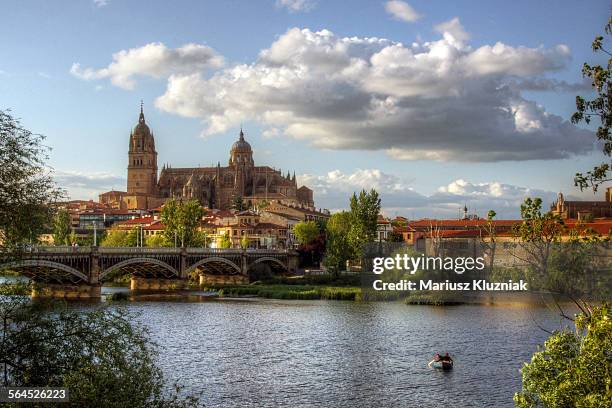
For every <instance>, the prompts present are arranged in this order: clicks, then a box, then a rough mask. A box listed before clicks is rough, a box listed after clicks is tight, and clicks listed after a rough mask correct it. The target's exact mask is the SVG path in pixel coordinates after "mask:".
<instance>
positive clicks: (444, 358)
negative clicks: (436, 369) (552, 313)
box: [440, 353, 453, 364]
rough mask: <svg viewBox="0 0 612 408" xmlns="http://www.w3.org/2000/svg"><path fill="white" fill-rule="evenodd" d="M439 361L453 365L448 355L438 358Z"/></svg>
mask: <svg viewBox="0 0 612 408" xmlns="http://www.w3.org/2000/svg"><path fill="white" fill-rule="evenodd" d="M440 361H442V362H443V363H445V362H446V363H451V364H453V359H452V358H451V356H449V355H448V353H446V354H444V355H443V356H441V357H440Z"/></svg>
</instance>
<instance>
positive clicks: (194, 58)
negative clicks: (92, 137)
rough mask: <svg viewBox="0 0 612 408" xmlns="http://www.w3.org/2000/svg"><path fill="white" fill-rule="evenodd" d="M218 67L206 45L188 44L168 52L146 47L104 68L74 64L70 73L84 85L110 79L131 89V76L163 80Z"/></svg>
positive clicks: (122, 53) (157, 45) (123, 54)
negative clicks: (172, 76) (171, 76)
mask: <svg viewBox="0 0 612 408" xmlns="http://www.w3.org/2000/svg"><path fill="white" fill-rule="evenodd" d="M222 65H223V57H221V56H220V55H218V54H217V52H216V51H215V50H213V49H212V48H210V47H208V46H206V45H201V44H193V43H191V44H185V45H183V46H182V47H179V48H174V49H172V48H168V47H166V46H165V45H164V44H163V43H150V44H147V45H144V46H142V47H140V48H132V49H129V50H122V51H119V52H117V53H115V54H113V62H111V63H110V64H109V65H108V66H107V67H106V68H101V69H94V68H82V67H81V64H79V63H74V64H72V67H71V68H70V73H71V74H72V75H74V76H76V77H78V78H81V79H84V80H87V81H90V80H95V79H103V78H110V80H111V82H112V83H113V84H114V85H116V86H118V87H121V88H124V89H134V87H135V85H136V82H135V80H134V77H135V76H139V75H142V76H149V77H153V78H167V77H168V76H170V75H189V74H191V73H194V72H201V71H203V70H205V69H209V68H219V67H221V66H222Z"/></svg>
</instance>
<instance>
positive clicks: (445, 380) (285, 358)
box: [83, 288, 561, 407]
mask: <svg viewBox="0 0 612 408" xmlns="http://www.w3.org/2000/svg"><path fill="white" fill-rule="evenodd" d="M122 290H125V289H113V288H104V289H103V292H106V293H108V292H111V291H122ZM181 299H182V298H180V297H177V298H176V299H174V300H167V299H166V300H164V299H163V298H162V299H159V298H148V297H141V298H139V300H136V301H130V302H125V303H122V304H124V305H125V307H127V309H128V310H130V311H132V312H134V313H135V315H136V317H135V319H136V320H137V321H138V322H140V323H141V324H143V325H145V326H146V327H148V328H149V329H150V332H151V337H152V340H153V341H154V342H156V343H157V344H158V345H159V348H160V354H159V364H160V366H161V367H162V369H163V371H164V374H165V377H166V379H167V380H169V381H170V382H175V381H176V382H178V383H179V384H181V385H182V386H184V387H185V392H187V393H191V394H196V395H200V397H201V401H202V403H203V404H204V405H205V406H209V407H210V406H212V407H217V406H218V407H221V406H223V407H226V406H240V407H244V406H254V407H262V406H329V407H371V406H385V407H389V406H397V407H442V406H446V407H512V406H513V402H512V396H513V394H514V392H516V391H517V390H519V389H520V385H521V376H520V373H519V369H520V367H521V366H522V363H523V362H525V361H529V359H530V357H531V355H532V354H533V352H534V351H536V346H537V345H538V344H542V343H543V342H544V340H545V339H546V338H547V337H548V335H547V334H546V333H545V332H544V331H542V330H541V329H540V328H538V324H539V325H541V326H544V327H546V328H548V329H554V328H559V327H560V324H561V323H560V320H559V318H558V315H557V314H555V313H554V312H553V311H550V310H548V309H546V308H543V307H542V308H539V307H517V306H513V307H510V306H503V307H502V306H499V307H498V306H493V307H491V306H467V305H466V306H452V307H432V306H414V305H411V306H408V305H404V304H401V303H394V302H380V303H355V302H339V301H281V300H263V299H215V298H210V297H206V296H191V297H190V298H189V299H184V298H183V299H182V300H181ZM83 307H84V308H89V307H90V306H88V305H83ZM446 351H448V352H449V353H450V354H451V355H452V356H453V358H454V360H455V368H454V370H452V371H448V372H447V371H440V370H436V369H429V368H428V367H427V362H428V361H429V360H430V359H431V357H432V354H433V353H435V352H446Z"/></svg>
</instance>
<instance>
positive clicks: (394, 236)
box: [387, 231, 404, 242]
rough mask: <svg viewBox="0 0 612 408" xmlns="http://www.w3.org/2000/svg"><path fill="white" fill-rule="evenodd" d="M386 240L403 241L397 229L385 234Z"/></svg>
mask: <svg viewBox="0 0 612 408" xmlns="http://www.w3.org/2000/svg"><path fill="white" fill-rule="evenodd" d="M387 241H388V242H404V236H403V235H402V233H401V232H399V231H391V232H390V233H389V235H388V236H387Z"/></svg>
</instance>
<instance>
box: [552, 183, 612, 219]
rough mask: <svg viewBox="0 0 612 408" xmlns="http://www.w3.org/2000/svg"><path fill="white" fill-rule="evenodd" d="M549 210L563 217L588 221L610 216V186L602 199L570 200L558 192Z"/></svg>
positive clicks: (611, 215) (611, 216) (611, 208)
mask: <svg viewBox="0 0 612 408" xmlns="http://www.w3.org/2000/svg"><path fill="white" fill-rule="evenodd" d="M550 210H551V211H552V213H553V214H557V215H559V216H560V217H561V218H563V219H576V220H584V221H589V220H593V219H598V218H612V187H608V188H606V194H605V200H604V201H570V200H566V199H565V197H563V193H559V194H558V196H557V201H555V202H554V203H553V204H552V205H551V207H550Z"/></svg>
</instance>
